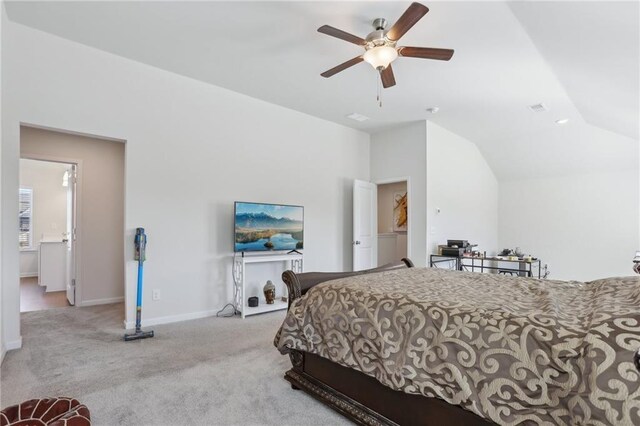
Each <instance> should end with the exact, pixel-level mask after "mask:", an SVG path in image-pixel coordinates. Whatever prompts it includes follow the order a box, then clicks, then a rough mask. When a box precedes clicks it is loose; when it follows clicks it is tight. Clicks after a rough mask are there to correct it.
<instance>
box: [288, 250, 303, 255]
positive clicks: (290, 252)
mask: <svg viewBox="0 0 640 426" xmlns="http://www.w3.org/2000/svg"><path fill="white" fill-rule="evenodd" d="M292 253H296V254H299V255H300V256H302V253H300V252H299V251H298V250H296V249H293V250H290V251H288V252H287V254H292Z"/></svg>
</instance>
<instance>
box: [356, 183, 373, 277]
mask: <svg viewBox="0 0 640 426" xmlns="http://www.w3.org/2000/svg"><path fill="white" fill-rule="evenodd" d="M377 210H378V188H377V186H376V184H374V183H371V182H365V181H362V180H355V181H354V182H353V270H354V271H361V270H363V269H369V268H375V267H376V266H377V264H378V252H377V242H378V241H377V235H378V211H377Z"/></svg>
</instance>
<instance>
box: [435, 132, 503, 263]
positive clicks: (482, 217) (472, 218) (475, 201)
mask: <svg viewBox="0 0 640 426" xmlns="http://www.w3.org/2000/svg"><path fill="white" fill-rule="evenodd" d="M438 208H439V209H440V213H438V212H437V209H438ZM426 218H427V231H428V236H427V247H428V252H429V254H434V253H437V247H438V245H439V244H446V243H447V239H463V240H469V242H470V243H473V244H478V249H479V250H481V251H486V252H487V254H494V253H495V252H496V251H498V248H499V247H498V181H497V179H496V177H495V175H494V174H493V171H492V170H491V168H490V167H489V165H488V164H487V162H486V161H485V159H484V157H483V155H482V154H481V153H480V151H479V150H478V148H477V147H476V145H475V144H474V143H472V142H470V141H468V140H467V139H464V138H462V137H460V136H458V135H456V134H455V133H452V132H450V131H448V130H446V129H444V128H442V127H440V126H438V125H437V124H435V123H433V122H428V123H427V214H426Z"/></svg>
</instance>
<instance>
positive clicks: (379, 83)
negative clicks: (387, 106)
mask: <svg viewBox="0 0 640 426" xmlns="http://www.w3.org/2000/svg"><path fill="white" fill-rule="evenodd" d="M376 89H377V96H376V101H377V102H378V106H379V107H380V108H382V75H381V74H380V72H378V77H377V78H376Z"/></svg>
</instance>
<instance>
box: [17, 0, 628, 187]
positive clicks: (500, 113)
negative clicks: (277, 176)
mask: <svg viewBox="0 0 640 426" xmlns="http://www.w3.org/2000/svg"><path fill="white" fill-rule="evenodd" d="M424 3H425V4H426V5H427V6H428V7H429V9H430V12H429V13H428V14H427V15H426V16H425V18H423V19H422V20H421V21H420V22H418V24H416V25H415V26H414V27H413V28H412V29H411V30H410V31H409V32H408V33H407V35H406V36H405V37H404V38H403V39H402V42H401V43H400V44H401V45H410V46H429V47H444V48H453V49H455V51H456V52H455V55H454V56H453V58H452V60H451V61H450V62H441V61H429V60H421V59H411V58H400V59H398V60H397V61H396V62H394V65H393V66H394V71H395V76H396V80H397V82H398V84H397V86H395V87H392V88H390V89H386V90H384V91H383V97H382V102H383V106H382V108H380V107H379V106H378V104H377V102H376V72H375V71H374V70H373V69H372V68H371V67H370V66H369V65H368V64H366V63H361V64H359V65H357V66H354V67H353V68H350V69H348V70H346V71H344V72H342V73H340V74H338V75H336V76H334V77H332V78H329V79H324V78H322V77H320V75H319V74H320V73H321V72H323V71H325V70H327V69H329V68H331V67H333V66H334V65H337V64H339V63H341V62H343V61H345V60H347V59H350V58H352V57H354V56H357V55H359V54H360V53H361V50H360V48H359V47H358V46H356V45H353V44H349V43H346V42H343V41H340V40H338V39H335V38H331V37H328V36H326V35H322V34H319V33H318V32H316V29H317V28H318V27H320V26H321V25H323V24H330V25H332V26H335V27H338V28H340V29H343V30H345V31H348V32H351V33H353V34H356V35H359V36H364V35H366V34H367V33H369V32H370V31H371V30H372V28H371V21H372V20H373V19H374V18H377V17H384V18H387V19H388V20H389V21H390V23H391V24H392V23H393V22H394V21H395V20H396V19H397V18H398V17H399V16H400V15H401V14H402V12H403V11H404V10H405V9H406V7H407V6H408V5H409V3H408V2H407V3H405V2H145V1H142V2H56V1H46V2H5V4H6V9H7V13H8V16H9V18H10V19H11V20H12V21H14V22H18V23H21V24H24V25H27V26H31V27H33V28H36V29H40V30H43V31H46V32H49V33H52V34H55V35H58V36H61V37H64V38H67V39H70V40H74V41H77V42H80V43H83V44H86V45H89V46H93V47H96V48H98V49H102V50H105V51H108V52H111V53H115V54H117V55H121V56H124V57H126V58H130V59H133V60H136V61H140V62H144V63H147V64H150V65H153V66H156V67H159V68H163V69H166V70H169V71H172V72H175V73H179V74H182V75H186V76H189V77H192V78H195V79H198V80H201V81H205V82H209V83H212V84H215V85H218V86H222V87H225V88H228V89H231V90H234V91H237V92H240V93H244V94H247V95H250V96H253V97H256V98H259V99H263V100H265V101H268V102H272V103H274V104H278V105H282V106H284V107H287V108H291V109H295V110H298V111H302V112H305V113H308V114H311V115H314V116H317V117H320V118H324V119H327V120H330V121H334V122H336V123H340V124H343V125H346V126H350V127H353V128H356V129H361V130H363V131H367V132H376V131H378V130H380V129H383V128H388V127H390V126H396V125H400V124H402V123H405V122H411V121H416V120H424V119H428V120H432V121H434V122H436V123H437V124H439V125H441V126H443V127H445V128H448V129H449V130H451V131H453V132H456V133H458V134H460V135H461V136H464V137H466V138H468V139H469V140H471V141H473V142H475V143H476V144H477V145H478V146H479V148H480V149H481V151H482V152H483V154H484V155H485V157H486V158H487V160H488V162H489V164H490V165H491V166H492V168H493V169H494V171H495V173H496V175H497V176H498V177H499V178H501V179H511V178H526V177H534V176H538V175H550V174H566V173H573V172H575V173H579V172H588V171H592V170H598V169H603V170H611V169H616V168H621V167H622V168H630V167H637V163H638V127H639V122H638V120H639V118H638V116H639V114H640V111H639V107H638V103H639V101H638V99H639V96H638V93H639V87H638V75H639V73H640V56H639V50H640V46H639V27H640V25H639V23H638V13H639V8H638V3H637V2H609V1H607V2H591V1H585V2H564V1H558V2H513V3H507V2H496V1H492V2H475V1H474V2H424ZM540 102H542V103H544V104H545V105H546V106H547V107H548V111H547V112H543V113H533V112H531V111H530V110H529V109H528V108H527V106H528V105H532V104H537V103H540ZM433 106H438V107H439V108H440V111H439V112H438V114H434V115H430V114H428V113H427V112H426V111H425V109H426V108H428V107H433ZM352 112H357V113H360V114H364V115H365V116H368V117H370V119H369V120H368V121H364V122H356V121H352V120H349V119H347V118H346V115H348V114H350V113H352ZM561 118H568V119H569V120H570V121H569V123H567V124H566V125H564V126H558V125H557V124H556V123H555V121H556V120H557V119H561ZM541 153H544V154H541ZM532 156H533V157H532ZM576 158H577V159H578V160H577V161H576Z"/></svg>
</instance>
